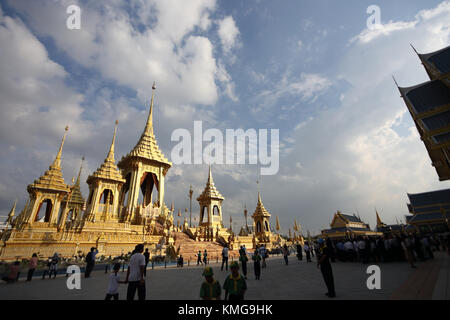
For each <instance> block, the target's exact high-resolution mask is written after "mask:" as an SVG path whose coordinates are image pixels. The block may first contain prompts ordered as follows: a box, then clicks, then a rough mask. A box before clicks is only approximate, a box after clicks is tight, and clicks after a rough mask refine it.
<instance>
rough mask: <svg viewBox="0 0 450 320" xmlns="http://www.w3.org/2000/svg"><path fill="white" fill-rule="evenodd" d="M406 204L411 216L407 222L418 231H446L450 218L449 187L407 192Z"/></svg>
mask: <svg viewBox="0 0 450 320" xmlns="http://www.w3.org/2000/svg"><path fill="white" fill-rule="evenodd" d="M408 198H409V202H410V203H408V204H407V206H408V210H409V212H410V213H411V214H412V216H408V217H406V218H407V219H406V220H407V222H408V224H410V225H412V226H414V227H415V228H416V230H417V231H420V232H425V233H427V232H438V233H439V232H447V231H449V218H450V189H444V190H438V191H431V192H424V193H416V194H409V193H408Z"/></svg>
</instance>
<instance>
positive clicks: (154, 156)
mask: <svg viewBox="0 0 450 320" xmlns="http://www.w3.org/2000/svg"><path fill="white" fill-rule="evenodd" d="M152 89H153V91H152V100H151V102H150V111H149V114H148V118H147V123H146V125H145V129H144V132H142V135H141V137H140V139H139V141H138V143H137V144H136V146H135V147H134V148H133V150H131V151H130V153H128V154H127V155H126V156H125V157H123V158H122V159H121V160H120V161H119V166H120V163H122V162H123V161H125V159H127V158H130V157H139V158H144V159H149V160H155V161H158V162H161V163H164V164H167V165H169V166H170V165H172V163H171V162H169V160H167V158H166V157H165V156H164V154H163V153H162V152H161V150H160V149H159V147H158V144H157V141H156V138H155V135H154V133H153V100H154V95H155V90H156V85H155V83H153V86H152Z"/></svg>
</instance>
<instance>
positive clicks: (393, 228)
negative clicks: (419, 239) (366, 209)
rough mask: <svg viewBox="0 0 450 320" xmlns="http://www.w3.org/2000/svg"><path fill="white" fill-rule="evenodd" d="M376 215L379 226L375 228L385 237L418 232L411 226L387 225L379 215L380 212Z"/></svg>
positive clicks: (400, 224) (401, 224)
mask: <svg viewBox="0 0 450 320" xmlns="http://www.w3.org/2000/svg"><path fill="white" fill-rule="evenodd" d="M375 213H376V215H377V226H376V228H375V230H376V231H377V232H382V233H383V234H384V235H402V234H405V233H413V232H415V231H416V229H415V228H414V227H413V226H411V225H409V224H403V223H397V224H385V223H384V222H383V221H381V218H380V216H379V215H378V211H376V212H375Z"/></svg>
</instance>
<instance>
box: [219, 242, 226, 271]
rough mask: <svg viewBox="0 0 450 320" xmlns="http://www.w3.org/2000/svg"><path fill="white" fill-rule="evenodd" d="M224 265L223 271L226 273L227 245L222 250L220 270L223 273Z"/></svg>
mask: <svg viewBox="0 0 450 320" xmlns="http://www.w3.org/2000/svg"><path fill="white" fill-rule="evenodd" d="M224 264H225V270H226V271H228V245H225V247H223V249H222V267H221V268H220V270H221V271H223V265H224Z"/></svg>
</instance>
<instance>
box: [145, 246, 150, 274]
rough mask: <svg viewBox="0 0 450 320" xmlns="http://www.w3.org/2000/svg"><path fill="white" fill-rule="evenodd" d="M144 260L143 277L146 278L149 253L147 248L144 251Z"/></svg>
mask: <svg viewBox="0 0 450 320" xmlns="http://www.w3.org/2000/svg"><path fill="white" fill-rule="evenodd" d="M144 258H145V268H144V276H146V275H147V265H148V262H149V261H150V252H148V248H146V249H145V252H144Z"/></svg>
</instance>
